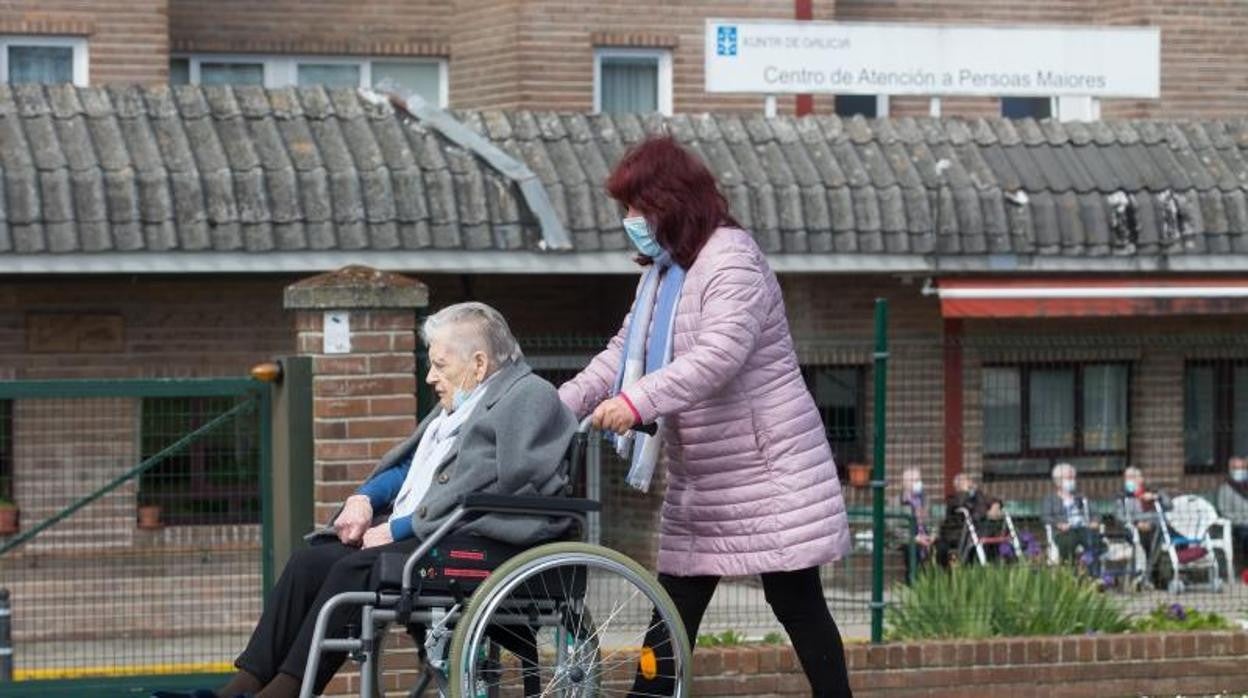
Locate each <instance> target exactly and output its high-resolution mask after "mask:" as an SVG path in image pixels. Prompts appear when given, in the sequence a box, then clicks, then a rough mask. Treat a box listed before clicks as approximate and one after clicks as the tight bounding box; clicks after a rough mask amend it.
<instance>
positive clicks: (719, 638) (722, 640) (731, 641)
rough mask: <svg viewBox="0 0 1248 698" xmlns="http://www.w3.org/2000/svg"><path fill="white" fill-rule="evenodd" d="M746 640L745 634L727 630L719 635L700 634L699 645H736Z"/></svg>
mask: <svg viewBox="0 0 1248 698" xmlns="http://www.w3.org/2000/svg"><path fill="white" fill-rule="evenodd" d="M744 642H745V635H742V634H741V633H739V632H737V631H735V630H725V631H724V632H722V633H720V634H718V635H711V634H709V633H708V634H705V635H699V636H698V642H697V645H698V647H735V646H737V645H740V644H743V643H744Z"/></svg>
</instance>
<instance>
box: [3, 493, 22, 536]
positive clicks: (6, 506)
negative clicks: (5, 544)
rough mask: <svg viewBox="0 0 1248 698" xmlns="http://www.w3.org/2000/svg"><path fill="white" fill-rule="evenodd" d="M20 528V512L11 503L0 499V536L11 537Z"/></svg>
mask: <svg viewBox="0 0 1248 698" xmlns="http://www.w3.org/2000/svg"><path fill="white" fill-rule="evenodd" d="M21 527H22V524H21V510H20V509H18V508H17V505H16V504H14V503H13V502H12V501H10V500H8V499H5V498H3V497H0V536H11V535H13V534H14V533H17V532H18V531H19V530H21Z"/></svg>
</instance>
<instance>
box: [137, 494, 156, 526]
mask: <svg viewBox="0 0 1248 698" xmlns="http://www.w3.org/2000/svg"><path fill="white" fill-rule="evenodd" d="M160 526H161V523H160V505H159V504H155V503H153V502H144V501H143V500H139V528H140V529H142V530H144V531H154V530H156V529H158V528H160Z"/></svg>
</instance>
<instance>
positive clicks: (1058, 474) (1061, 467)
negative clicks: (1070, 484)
mask: <svg viewBox="0 0 1248 698" xmlns="http://www.w3.org/2000/svg"><path fill="white" fill-rule="evenodd" d="M1068 473H1069V474H1070V476H1071V477H1075V474H1076V473H1075V466H1073V465H1071V464H1070V463H1058V464H1057V465H1055V466H1053V481H1054V482H1056V481H1058V480H1062V479H1065V477H1066V475H1067V474H1068Z"/></svg>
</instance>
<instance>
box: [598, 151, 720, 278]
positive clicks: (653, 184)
mask: <svg viewBox="0 0 1248 698" xmlns="http://www.w3.org/2000/svg"><path fill="white" fill-rule="evenodd" d="M607 193H608V194H610V195H611V198H613V199H615V200H616V201H618V202H620V203H621V204H624V205H625V206H631V207H633V208H635V209H637V210H638V211H640V212H641V214H642V215H643V216H645V217H646V220H647V221H649V222H650V225H651V226H652V230H653V232H654V236H655V239H657V240H658V242H659V244H660V245H662V246H663V249H665V250H667V251H668V252H670V253H671V255H672V259H673V260H674V261H675V262H676V263H677V264H679V265H680V266H682V267H684V268H686V269H688V268H689V267H690V266H691V265H692V264H693V261H694V260H695V259H697V258H698V253H699V252H701V251H702V247H703V245H705V244H706V241H707V239H709V238H710V237H711V233H713V232H715V229H716V228H718V227H720V226H724V225H728V226H738V223H737V222H736V221H735V220H733V218H732V216H731V215H730V214H729V213H728V200H727V199H725V198H724V195H723V194H722V193H720V191H719V186H718V185H716V183H715V176H714V175H712V174H711V171H710V170H709V169H707V167H706V165H704V164H703V163H702V161H701V160H700V159H698V157H697V156H696V155H694V154H693V153H690V152H689V151H688V150H686V149H685V148H683V147H682V146H681V145H680V144H679V143H677V142H676V140H675V139H674V138H672V137H671V136H662V137H654V138H647V139H646V140H644V141H642V142H641V143H638V144H637V145H636V146H634V147H633V148H631V149H630V150H629V151H628V152H627V153H625V155H624V157H623V158H621V159H620V162H619V163H618V164H616V166H615V169H614V170H613V171H612V172H611V176H609V177H607ZM637 261H638V262H640V263H642V264H649V263H650V260H649V259H648V258H646V257H640V258H638V260H637Z"/></svg>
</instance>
